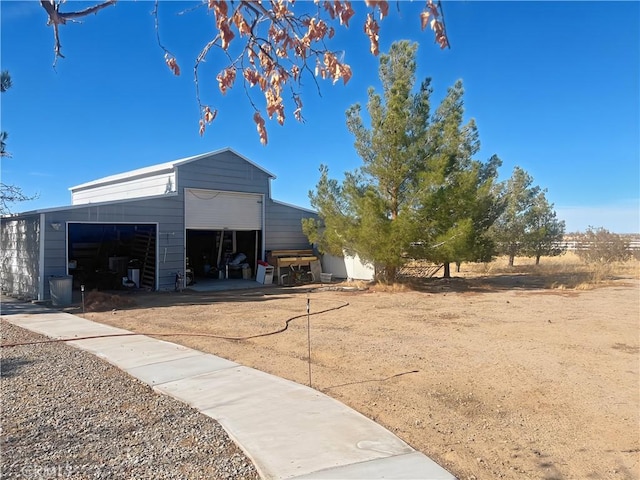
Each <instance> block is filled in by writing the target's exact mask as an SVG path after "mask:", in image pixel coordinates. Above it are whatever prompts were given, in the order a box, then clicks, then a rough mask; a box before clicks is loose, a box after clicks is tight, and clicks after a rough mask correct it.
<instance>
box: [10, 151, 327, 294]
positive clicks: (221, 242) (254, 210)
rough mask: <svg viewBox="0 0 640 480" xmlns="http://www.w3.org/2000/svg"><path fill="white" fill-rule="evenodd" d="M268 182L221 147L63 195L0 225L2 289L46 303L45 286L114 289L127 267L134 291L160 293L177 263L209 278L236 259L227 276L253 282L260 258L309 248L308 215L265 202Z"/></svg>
mask: <svg viewBox="0 0 640 480" xmlns="http://www.w3.org/2000/svg"><path fill="white" fill-rule="evenodd" d="M273 178H275V176H274V175H273V174H271V173H269V172H268V171H266V170H265V169H263V168H261V167H260V166H258V165H256V164H255V163H253V162H251V161H250V160H249V159H247V158H245V157H243V156H242V155H240V154H239V153H237V152H235V151H233V150H231V149H229V148H227V149H223V150H219V151H215V152H210V153H205V154H202V155H197V156H194V157H189V158H184V159H181V160H176V161H172V162H167V163H163V164H159V165H154V166H151V167H147V168H142V169H138V170H134V171H130V172H126V173H122V174H118V175H113V176H110V177H105V178H101V179H99V180H95V181H92V182H89V183H85V184H82V185H78V186H76V187H72V188H71V189H70V190H71V197H72V204H71V205H70V206H65V207H59V208H51V209H44V210H37V211H32V212H26V213H21V214H16V215H10V216H6V217H3V218H2V222H1V223H2V224H1V232H0V235H1V237H0V238H1V241H2V265H1V273H2V289H3V291H4V292H6V293H9V294H11V295H14V296H18V297H21V298H25V299H31V300H47V299H49V298H50V292H49V279H50V278H51V277H57V276H67V275H71V276H73V286H74V288H78V287H79V285H80V284H83V285H86V287H87V288H105V289H108V288H112V287H115V288H117V287H118V286H120V284H121V282H122V279H123V277H126V276H127V273H128V272H129V268H132V267H135V268H136V270H137V272H138V274H139V280H138V283H139V285H138V286H140V287H143V288H147V289H151V290H169V289H173V288H174V285H175V275H176V272H182V273H183V272H185V270H186V268H187V262H189V264H190V268H191V269H192V270H193V271H194V272H195V274H196V275H213V274H215V269H216V267H218V266H219V265H220V264H221V263H222V262H224V261H225V259H226V260H228V259H229V257H230V256H232V255H234V254H237V253H243V254H244V256H245V257H246V259H245V260H244V263H245V270H244V271H242V272H240V271H238V272H231V274H230V275H238V274H239V275H242V274H243V273H245V272H246V271H248V269H247V265H246V264H248V266H249V267H250V270H251V272H252V275H255V272H256V265H257V262H258V261H259V260H264V259H265V253H266V251H269V250H276V249H310V248H311V245H309V242H308V240H307V238H306V237H305V236H304V234H303V233H302V227H301V219H302V218H305V217H315V216H316V214H315V213H314V212H312V211H310V210H307V209H304V208H299V207H295V206H292V205H287V204H285V203H282V202H277V201H275V200H273V199H272V198H271V189H270V182H271V180H272V179H273ZM187 259H188V260H187Z"/></svg>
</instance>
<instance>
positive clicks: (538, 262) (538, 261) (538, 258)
mask: <svg viewBox="0 0 640 480" xmlns="http://www.w3.org/2000/svg"><path fill="white" fill-rule="evenodd" d="M536 265H540V255H536Z"/></svg>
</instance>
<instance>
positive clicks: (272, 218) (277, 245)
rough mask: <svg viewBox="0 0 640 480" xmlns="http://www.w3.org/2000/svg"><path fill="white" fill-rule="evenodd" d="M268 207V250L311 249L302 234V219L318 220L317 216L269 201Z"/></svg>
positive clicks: (266, 233) (266, 236)
mask: <svg viewBox="0 0 640 480" xmlns="http://www.w3.org/2000/svg"><path fill="white" fill-rule="evenodd" d="M266 207H267V208H266V216H267V218H266V222H265V223H266V232H265V248H266V250H284V249H308V248H311V245H310V244H309V240H308V239H307V237H306V236H305V234H304V233H302V219H303V218H317V215H316V214H314V213H311V212H307V211H305V210H301V209H299V208H295V207H291V206H288V205H282V204H280V203H276V202H273V201H272V200H267V205H266Z"/></svg>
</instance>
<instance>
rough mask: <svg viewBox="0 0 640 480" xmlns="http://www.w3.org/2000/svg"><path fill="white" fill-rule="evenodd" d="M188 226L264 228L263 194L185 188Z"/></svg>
mask: <svg viewBox="0 0 640 480" xmlns="http://www.w3.org/2000/svg"><path fill="white" fill-rule="evenodd" d="M184 196H185V223H186V225H185V226H186V228H190V229H200V230H223V229H228V230H262V195H260V194H256V193H235V192H220V191H217V190H199V189H194V188H187V189H185V193H184Z"/></svg>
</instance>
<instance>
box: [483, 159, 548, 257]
mask: <svg viewBox="0 0 640 480" xmlns="http://www.w3.org/2000/svg"><path fill="white" fill-rule="evenodd" d="M539 193H540V187H537V186H533V177H532V176H531V175H529V174H528V173H527V172H526V171H524V170H523V169H522V168H520V167H515V168H514V169H513V173H512V175H511V178H509V179H508V180H507V181H506V184H505V189H504V193H503V196H502V202H503V205H504V210H503V211H502V214H501V215H500V217H499V218H498V219H497V220H496V222H495V224H494V225H493V228H492V234H493V238H494V240H495V242H496V244H497V248H498V253H500V254H502V255H507V256H508V257H509V266H511V267H512V266H513V264H514V259H515V257H516V256H517V255H521V254H522V253H523V251H524V249H525V247H526V234H527V231H528V228H529V222H530V217H529V211H530V209H531V207H532V206H533V205H534V202H535V199H536V197H537V196H538V194H539Z"/></svg>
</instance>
